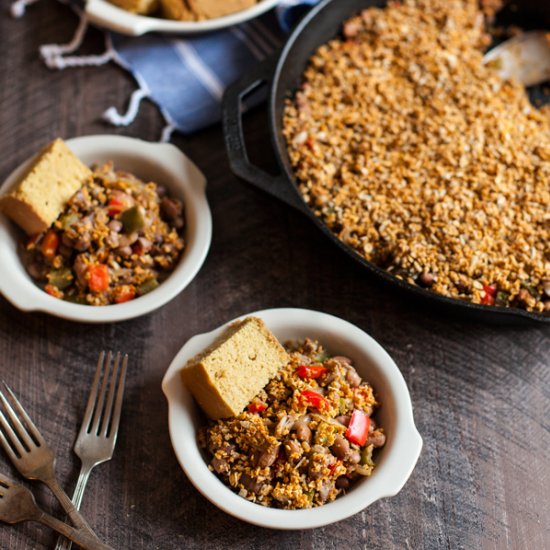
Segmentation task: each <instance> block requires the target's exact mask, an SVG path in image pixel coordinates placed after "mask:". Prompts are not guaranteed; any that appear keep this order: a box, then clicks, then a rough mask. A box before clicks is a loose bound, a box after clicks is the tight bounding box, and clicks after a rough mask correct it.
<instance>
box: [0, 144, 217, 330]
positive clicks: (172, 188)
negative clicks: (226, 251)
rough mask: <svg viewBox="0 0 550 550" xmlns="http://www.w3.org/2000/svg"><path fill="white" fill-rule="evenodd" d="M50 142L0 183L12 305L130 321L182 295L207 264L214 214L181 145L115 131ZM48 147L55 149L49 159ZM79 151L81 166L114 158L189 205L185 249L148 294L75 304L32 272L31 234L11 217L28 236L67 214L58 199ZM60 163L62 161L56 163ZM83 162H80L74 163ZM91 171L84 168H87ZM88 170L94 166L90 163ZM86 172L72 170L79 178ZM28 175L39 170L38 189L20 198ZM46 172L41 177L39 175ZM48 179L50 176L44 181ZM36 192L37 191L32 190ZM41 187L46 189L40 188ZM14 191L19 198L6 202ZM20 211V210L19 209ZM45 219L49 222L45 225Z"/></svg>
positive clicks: (0, 242)
mask: <svg viewBox="0 0 550 550" xmlns="http://www.w3.org/2000/svg"><path fill="white" fill-rule="evenodd" d="M59 141H60V140H56V142H54V143H53V144H50V145H49V146H48V147H47V148H45V149H44V150H43V151H41V152H40V153H38V154H37V155H36V156H35V157H33V158H31V159H29V160H28V161H26V162H24V163H23V164H21V165H20V166H19V167H18V168H16V169H15V170H14V171H13V172H12V173H11V174H10V175H9V176H8V177H7V179H6V180H5V181H4V183H3V184H2V186H1V188H0V203H1V204H2V208H3V210H4V214H6V215H0V264H1V265H2V277H1V278H0V293H1V294H2V295H3V296H4V297H5V298H6V299H7V300H9V301H10V302H11V303H12V304H13V305H15V306H16V307H18V308H19V309H21V310H23V311H41V312H45V313H49V314H51V315H55V316H57V317H62V318H65V319H69V320H73V321H80V322H90V323H106V322H114V321H121V320H125V319H131V318H134V317H138V316H141V315H145V314H147V313H149V312H151V311H153V310H155V309H157V308H158V307H160V306H162V305H164V304H165V303H166V302H168V301H169V300H171V299H172V298H174V297H175V296H176V295H177V294H178V293H180V292H181V291H182V290H183V289H184V288H185V287H186V286H187V285H188V284H189V283H190V282H191V280H192V279H193V278H194V276H195V275H196V274H197V272H198V271H199V269H200V267H201V266H202V264H203V262H204V260H205V258H206V255H207V253H208V249H209V247H210V241H211V235H212V218H211V214H210V209H209V206H208V203H207V200H206V192H205V187H206V180H205V177H204V175H203V174H202V173H201V172H200V171H199V169H198V168H197V167H196V166H195V165H194V164H193V163H192V162H191V161H190V160H189V159H188V158H187V157H186V156H185V155H184V154H183V153H182V152H181V151H179V150H178V149H177V148H176V147H174V146H173V145H170V144H159V143H149V142H145V141H142V140H139V139H134V138H128V137H123V136H112V135H94V136H84V137H79V138H74V139H70V140H67V141H66V145H63V146H62V148H59V147H56V146H55V143H57V142H59ZM44 151H47V152H49V153H52V151H53V153H54V154H50V155H49V156H46V155H45V154H44ZM70 155H74V156H75V157H76V159H79V161H80V162H81V163H82V166H83V167H84V168H85V167H86V166H93V165H101V164H104V163H109V162H112V163H114V165H115V166H116V167H118V168H119V169H121V170H124V171H127V172H128V173H131V174H134V175H136V176H137V177H139V178H141V179H143V180H144V181H153V182H159V183H160V184H162V186H164V187H165V188H166V189H167V190H168V193H169V194H170V196H173V197H174V198H177V199H178V200H180V201H181V202H182V203H183V205H184V206H183V209H184V215H185V228H184V229H183V238H184V240H185V248H184V249H183V252H182V253H181V256H180V258H179V260H178V261H177V263H176V264H175V267H174V268H173V271H171V273H170V274H169V275H168V276H167V278H166V279H165V280H163V281H162V282H161V283H160V285H159V286H158V287H157V288H154V289H153V290H151V291H150V292H148V293H147V294H145V295H143V296H139V297H137V296H136V298H135V299H131V300H130V301H126V302H124V303H113V304H110V305H101V306H91V305H83V304H81V303H71V302H69V301H65V300H63V299H59V298H56V297H54V296H52V295H50V294H48V293H47V292H45V291H44V290H43V289H42V288H40V287H39V286H38V285H37V284H36V283H35V281H33V279H32V278H31V276H30V275H29V273H28V272H27V270H26V269H25V265H24V262H23V261H22V254H21V249H22V248H25V247H24V246H22V243H24V242H25V239H28V236H26V235H25V232H24V231H22V229H21V228H20V227H17V225H16V224H15V223H14V222H13V221H12V220H10V219H8V216H10V217H11V218H12V219H13V218H15V219H16V220H17V223H18V224H19V225H20V226H21V227H23V228H25V231H26V232H27V235H32V234H33V233H34V232H35V231H42V230H43V227H44V226H47V225H49V223H50V221H51V219H55V217H56V215H57V214H59V213H60V212H57V213H56V212H54V211H53V209H52V203H54V204H55V205H56V207H57V209H58V210H59V209H60V208H61V204H62V202H63V200H62V199H63V195H64V194H65V195H68V196H70V195H71V194H72V193H74V189H68V190H65V189H64V187H65V178H63V174H64V173H65V172H64V170H65V166H64V164H63V163H66V164H68V165H71V166H73V165H74V164H72V163H73V160H74V159H73V160H71V159H70V158H69V157H70ZM40 159H42V160H43V162H42V165H43V166H44V167H45V168H46V170H45V171H44V173H41V174H37V173H36V167H37V166H39V168H40V169H41V168H42V165H39V161H40ZM58 161H59V162H60V163H61V164H60V166H57V164H58ZM75 162H76V161H75ZM84 168H83V169H82V172H85V170H84ZM86 170H87V168H86ZM79 172H80V171H79V169H78V168H77V169H75V170H73V171H72V172H71V177H76V176H75V174H78V173H79ZM29 174H33V177H34V181H32V182H31V183H32V186H30V185H29V187H28V188H27V189H26V193H25V196H24V197H23V200H19V198H20V196H21V193H20V194H19V198H18V196H17V190H18V189H19V188H20V187H21V185H22V182H24V181H26V179H27V178H28V176H29ZM48 174H53V176H52V178H51V179H52V181H51V190H50V191H47V192H46V191H44V192H42V191H43V190H44V189H46V188H48V186H47V180H48ZM38 176H40V177H38ZM42 180H44V182H46V183H44V182H43V181H42ZM35 190H36V191H37V192H38V196H34V193H31V191H35ZM40 190H42V191H40ZM10 195H12V196H15V197H16V200H13V201H10V200H6V198H7V197H9V196H10ZM14 208H15V209H17V210H16V211H15V212H14V211H12V210H13V209H14ZM41 224H42V225H41Z"/></svg>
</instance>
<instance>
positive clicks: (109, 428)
mask: <svg viewBox="0 0 550 550" xmlns="http://www.w3.org/2000/svg"><path fill="white" fill-rule="evenodd" d="M117 358H118V359H120V352H119V353H117ZM127 364H128V355H126V354H125V355H124V357H123V359H122V365H121V367H120V370H119V369H118V368H117V370H116V371H115V370H113V375H112V377H111V387H110V388H109V397H108V402H107V406H106V407H105V416H104V418H105V420H104V425H103V427H102V434H103V435H104V436H105V437H111V435H113V436H116V433H117V430H118V425H119V422H120V411H121V408H122V398H123V396H124V381H125V379H126V366H127ZM117 367H118V362H117ZM115 374H116V377H115ZM115 390H116V402H115ZM113 403H114V407H115V408H114V410H113Z"/></svg>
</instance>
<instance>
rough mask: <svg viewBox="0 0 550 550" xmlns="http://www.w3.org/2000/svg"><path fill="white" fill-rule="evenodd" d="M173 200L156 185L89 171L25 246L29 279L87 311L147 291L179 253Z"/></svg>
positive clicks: (179, 215)
mask: <svg viewBox="0 0 550 550" xmlns="http://www.w3.org/2000/svg"><path fill="white" fill-rule="evenodd" d="M183 227H184V218H183V206H182V203H181V201H179V200H177V199H174V198H170V197H168V196H167V195H166V190H165V189H164V187H162V186H161V185H158V184H156V183H153V182H148V183H145V182H143V181H141V180H139V179H138V178H136V177H135V176H134V175H132V174H130V173H128V172H123V171H115V170H114V168H113V165H112V163H107V164H105V165H104V166H101V167H99V168H97V169H96V170H94V172H93V176H92V177H91V178H90V179H89V180H88V181H87V182H86V184H85V185H84V186H83V187H82V188H81V189H80V190H79V191H77V192H76V193H75V194H74V195H73V197H72V198H71V200H70V201H69V204H68V205H67V207H66V209H65V211H64V212H63V214H62V215H61V216H60V217H59V218H58V219H57V220H56V221H55V223H54V224H53V226H52V227H51V228H50V229H49V230H48V231H46V232H45V233H41V234H40V235H37V236H35V237H33V238H32V239H31V240H30V241H29V242H28V243H27V245H26V247H25V265H26V268H27V271H28V272H29V274H30V275H31V276H32V277H33V279H35V280H36V281H37V282H38V283H39V284H40V285H41V286H42V287H43V289H44V290H45V291H46V292H47V293H48V294H50V295H52V296H54V297H56V298H61V299H63V300H67V301H70V302H76V303H79V304H89V305H94V306H100V305H106V304H120V303H123V302H127V301H129V300H133V299H134V298H137V297H139V296H142V295H143V294H146V293H147V292H150V291H151V290H153V289H155V288H156V287H157V286H158V285H159V284H160V283H161V282H162V281H163V280H164V279H165V278H166V277H167V275H168V274H169V273H170V272H171V271H172V269H173V268H174V266H175V265H176V262H177V261H178V259H179V257H180V255H181V252H182V250H183V248H184V240H183V237H182V236H181V232H182V230H183Z"/></svg>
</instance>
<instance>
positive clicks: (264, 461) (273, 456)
mask: <svg viewBox="0 0 550 550" xmlns="http://www.w3.org/2000/svg"><path fill="white" fill-rule="evenodd" d="M279 447H280V444H279V445H273V446H271V447H269V448H268V449H266V450H265V451H263V452H262V453H261V454H260V455H259V456H258V459H257V461H256V466H259V467H260V468H269V467H270V466H271V465H272V464H273V463H274V462H275V460H277V456H278V455H279Z"/></svg>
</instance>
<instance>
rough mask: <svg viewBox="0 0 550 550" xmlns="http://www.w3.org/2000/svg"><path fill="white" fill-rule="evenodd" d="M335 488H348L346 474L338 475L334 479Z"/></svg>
mask: <svg viewBox="0 0 550 550" xmlns="http://www.w3.org/2000/svg"><path fill="white" fill-rule="evenodd" d="M336 488H337V489H342V490H343V491H345V490H346V489H349V479H348V478H347V477H346V476H340V477H339V478H338V479H337V480H336Z"/></svg>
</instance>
